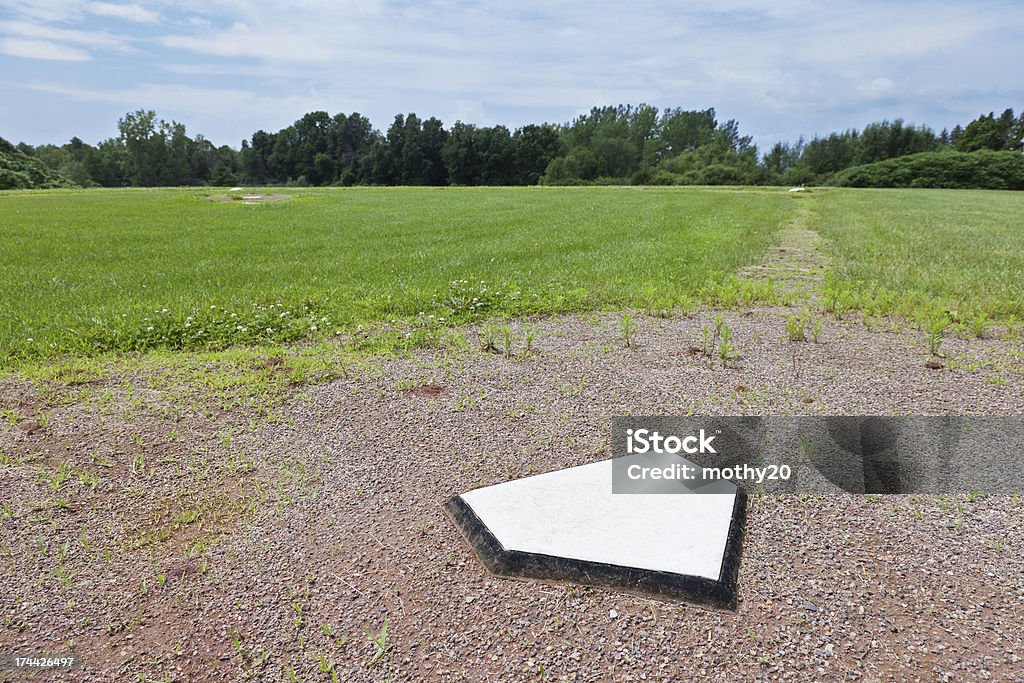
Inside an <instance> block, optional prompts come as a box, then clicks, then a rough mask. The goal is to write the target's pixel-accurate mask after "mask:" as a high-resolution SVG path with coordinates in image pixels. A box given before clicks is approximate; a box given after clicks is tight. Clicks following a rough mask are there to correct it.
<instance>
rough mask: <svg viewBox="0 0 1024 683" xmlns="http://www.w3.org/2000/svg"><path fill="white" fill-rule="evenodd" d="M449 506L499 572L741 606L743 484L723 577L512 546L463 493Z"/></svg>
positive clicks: (471, 543) (462, 528)
mask: <svg viewBox="0 0 1024 683" xmlns="http://www.w3.org/2000/svg"><path fill="white" fill-rule="evenodd" d="M444 509H445V512H446V513H447V514H448V516H449V517H450V518H451V519H452V521H453V522H454V523H455V526H456V527H458V529H459V531H460V532H461V533H462V536H463V538H465V539H466V542H467V543H468V544H469V546H470V547H471V548H472V549H473V550H474V551H475V552H476V554H477V555H478V556H479V558H480V561H481V562H482V563H483V565H484V567H486V568H487V570H488V571H489V572H491V573H492V574H494V575H495V576H505V577H513V578H524V579H539V580H542V581H561V582H572V583H579V584H585V585H593V586H603V587H606V588H616V589H620V590H625V591H629V592H632V593H642V594H650V595H654V596H657V597H660V598H664V599H669V600H676V601H681V602H689V603H693V604H696V605H701V606H703V607H709V608H712V609H719V610H728V611H735V610H736V603H737V598H736V591H737V582H738V579H739V568H740V555H741V552H742V546H743V535H744V530H745V526H746V518H747V494H746V493H745V492H744V491H743V489H742V488H740V487H737V489H736V501H735V502H734V504H733V509H732V521H731V522H730V525H729V536H728V538H727V539H726V544H725V553H724V555H723V557H722V569H721V571H720V573H719V577H718V580H717V581H715V580H712V579H709V578H706V577H703V576H691V575H688V574H675V573H673V572H663V571H654V570H650V569H639V568H637V567H624V566H621V565H614V564H606V563H603V562H592V561H589V560H575V559H571V558H565V557H555V556H552V555H545V554H542V553H528V552H522V551H520V550H507V549H505V548H504V547H503V546H502V545H501V543H500V542H499V541H498V539H497V538H496V537H495V536H494V534H492V533H491V531H490V529H488V528H487V526H486V525H485V524H484V523H483V521H482V520H481V519H480V518H479V517H478V516H477V514H476V512H474V511H473V508H472V507H470V505H469V504H468V503H466V501H465V500H463V499H462V496H455V497H454V498H452V499H451V500H449V501H448V502H447V503H446V504H445V506H444Z"/></svg>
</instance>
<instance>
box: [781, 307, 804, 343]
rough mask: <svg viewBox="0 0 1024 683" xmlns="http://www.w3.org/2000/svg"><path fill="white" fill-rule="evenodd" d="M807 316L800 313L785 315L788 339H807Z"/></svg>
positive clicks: (796, 340)
mask: <svg viewBox="0 0 1024 683" xmlns="http://www.w3.org/2000/svg"><path fill="white" fill-rule="evenodd" d="M805 310H806V309H805ZM807 318H808V316H806V315H803V314H802V313H801V314H800V315H787V316H786V336H787V337H789V341H794V342H798V341H807Z"/></svg>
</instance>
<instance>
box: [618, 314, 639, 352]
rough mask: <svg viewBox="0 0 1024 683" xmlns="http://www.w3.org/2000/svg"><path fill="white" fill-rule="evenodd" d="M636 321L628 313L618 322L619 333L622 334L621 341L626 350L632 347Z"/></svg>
mask: <svg viewBox="0 0 1024 683" xmlns="http://www.w3.org/2000/svg"><path fill="white" fill-rule="evenodd" d="M636 330H637V326H636V320H634V319H633V316H632V315H630V314H629V313H626V314H625V315H623V316H622V319H621V320H619V331H620V332H621V333H622V339H623V341H624V342H625V344H626V348H630V347H632V346H633V341H634V338H635V337H636Z"/></svg>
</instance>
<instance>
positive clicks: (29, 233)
mask: <svg viewBox="0 0 1024 683" xmlns="http://www.w3.org/2000/svg"><path fill="white" fill-rule="evenodd" d="M275 192H278V191H275ZM280 192H288V193H289V194H291V195H292V197H291V198H290V199H288V200H286V201H280V202H273V203H265V204H259V205H247V204H243V203H241V202H237V201H228V202H213V201H209V199H207V198H206V197H205V194H206V191H205V190H196V189H185V190H141V189H132V190H88V191H47V192H20V193H0V263H2V268H0V290H2V292H3V294H2V298H0V358H2V357H8V358H12V357H20V356H26V355H28V356H36V357H39V356H42V357H45V356H48V355H52V354H56V353H63V352H72V353H93V352H100V351H107V350H134V349H144V348H153V347H161V346H163V347H167V348H211V347H218V346H223V345H227V344H233V343H253V342H257V343H258V342H265V341H274V342H282V341H285V342H287V341H292V340H295V339H298V338H310V337H313V338H315V337H318V336H323V335H333V334H344V333H347V332H348V331H351V330H352V329H354V328H355V326H357V325H359V324H366V323H373V322H375V321H391V320H401V321H406V322H408V321H426V320H429V321H430V324H440V325H447V324H450V323H453V322H461V321H465V320H469V319H479V318H482V317H487V316H493V315H515V314H530V313H546V312H558V311H569V310H582V309H590V308H597V307H603V306H638V305H646V304H649V303H650V302H651V301H652V300H657V301H659V302H662V303H667V304H668V305H671V304H672V303H673V302H675V301H678V300H681V299H685V298H686V297H690V296H697V295H698V294H699V293H700V292H701V291H703V290H704V289H705V288H707V287H709V286H713V285H714V284H715V283H722V282H728V275H727V274H728V273H731V272H734V271H735V270H736V269H737V268H739V267H741V266H743V265H745V264H748V263H751V262H754V261H756V260H757V259H758V258H760V257H761V255H762V253H763V252H764V250H765V249H766V248H767V246H768V245H769V244H770V243H771V242H772V241H773V240H774V239H775V237H776V233H777V232H778V230H779V229H780V228H781V226H782V225H783V224H784V223H785V222H786V221H787V220H789V219H790V218H792V216H793V215H794V212H795V202H794V200H793V199H792V198H791V197H789V196H787V195H786V193H785V192H782V191H777V190H776V191H772V190H754V191H737V190H727V189H722V190H711V189H685V188H643V189H640V188H464V189H457V188H445V189H434V188H352V189H341V188H325V189H317V190H293V191H287V190H281V191H280ZM221 194H223V192H221ZM431 316H433V317H431Z"/></svg>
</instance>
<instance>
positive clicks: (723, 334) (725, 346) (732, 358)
mask: <svg viewBox="0 0 1024 683" xmlns="http://www.w3.org/2000/svg"><path fill="white" fill-rule="evenodd" d="M739 357H740V354H739V352H738V351H737V350H736V347H735V346H734V345H733V343H732V328H730V327H729V326H728V325H722V327H721V330H720V331H719V340H718V359H719V360H721V361H722V366H723V367H729V366H731V365H734V364H735V363H736V361H737V360H739Z"/></svg>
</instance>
